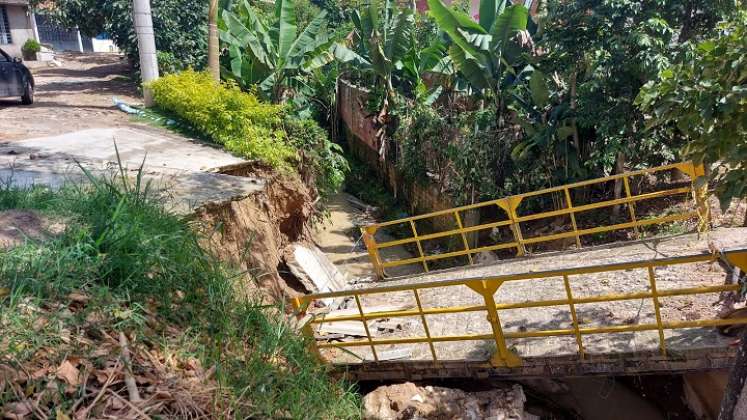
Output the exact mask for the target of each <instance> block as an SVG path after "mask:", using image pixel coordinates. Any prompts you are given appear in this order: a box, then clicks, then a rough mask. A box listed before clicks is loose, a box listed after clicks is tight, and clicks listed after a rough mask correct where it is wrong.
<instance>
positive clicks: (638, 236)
mask: <svg viewBox="0 0 747 420" xmlns="http://www.w3.org/2000/svg"><path fill="white" fill-rule="evenodd" d="M623 185H624V186H625V196H626V197H627V198H628V200H629V201H628V203H627V204H628V211H629V212H630V221H631V222H633V230H635V237H636V239H641V232H640V231H639V230H638V221H637V220H636V218H635V204H634V203H633V200H631V199H632V198H633V195H632V194H631V193H630V181H629V180H628V176H627V175H625V174H623Z"/></svg>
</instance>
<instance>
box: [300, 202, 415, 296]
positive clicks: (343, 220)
mask: <svg viewBox="0 0 747 420" xmlns="http://www.w3.org/2000/svg"><path fill="white" fill-rule="evenodd" d="M351 200H353V201H356V202H357V201H358V200H355V198H353V197H352V196H351V195H349V194H346V193H340V194H335V195H334V196H333V197H331V198H330V201H329V204H328V211H329V217H328V218H326V219H325V220H324V221H322V222H321V223H318V224H317V225H316V226H315V229H314V231H313V239H314V242H315V243H316V244H317V246H318V247H319V249H321V250H322V252H324V253H325V254H326V255H327V257H328V258H329V260H330V261H331V262H332V264H334V265H335V266H337V268H338V269H339V270H340V271H342V272H343V274H345V275H346V276H347V278H348V280H352V279H356V278H357V279H358V281H363V282H367V283H368V282H372V281H374V277H373V276H374V273H373V267H372V265H371V260H370V259H369V257H368V253H367V252H366V247H365V245H363V243H362V241H360V240H359V238H360V227H361V226H365V225H366V224H370V223H373V222H374V220H372V219H371V216H368V215H366V214H365V211H363V210H362V209H360V208H357V207H356V206H354V205H353V204H352V202H351ZM393 239H394V238H389V239H385V240H387V241H388V240H393ZM390 252H394V253H395V254H397V255H398V257H399V258H411V257H412V255H411V254H410V253H409V252H407V250H405V249H404V248H402V247H392V248H391V251H390ZM392 273H393V275H395V276H406V275H413V274H417V273H418V270H417V268H416V267H396V268H395V269H394V271H392Z"/></svg>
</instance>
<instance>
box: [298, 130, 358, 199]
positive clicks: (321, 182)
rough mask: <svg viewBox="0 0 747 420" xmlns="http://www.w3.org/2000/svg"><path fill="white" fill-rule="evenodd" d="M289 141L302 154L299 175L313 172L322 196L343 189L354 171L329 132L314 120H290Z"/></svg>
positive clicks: (311, 174)
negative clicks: (347, 175) (332, 140)
mask: <svg viewBox="0 0 747 420" xmlns="http://www.w3.org/2000/svg"><path fill="white" fill-rule="evenodd" d="M285 129H286V132H287V133H288V139H289V141H290V142H291V144H292V145H293V146H295V147H296V148H297V149H298V150H299V152H300V154H301V157H302V159H301V167H300V168H299V172H301V173H302V174H303V173H304V172H309V175H310V178H311V179H313V180H315V182H316V186H317V190H318V192H319V195H320V196H322V197H325V196H328V195H329V194H332V193H335V192H337V191H339V190H340V187H342V183H343V182H344V181H345V175H346V174H347V173H348V172H349V171H350V167H349V166H348V162H347V160H345V157H344V156H343V155H342V148H341V147H340V146H339V145H337V144H335V143H333V142H331V141H330V140H329V136H328V135H327V132H326V131H325V130H323V129H322V128H321V127H319V124H317V122H316V121H314V120H311V119H300V120H299V119H294V118H286V120H285Z"/></svg>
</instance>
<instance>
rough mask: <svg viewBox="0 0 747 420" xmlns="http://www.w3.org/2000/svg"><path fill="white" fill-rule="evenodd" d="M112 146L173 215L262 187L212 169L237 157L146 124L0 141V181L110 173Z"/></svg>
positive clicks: (114, 166) (52, 181) (46, 181)
mask: <svg viewBox="0 0 747 420" xmlns="http://www.w3.org/2000/svg"><path fill="white" fill-rule="evenodd" d="M115 144H116V148H115ZM117 150H118V152H119V160H120V161H121V163H122V166H123V167H124V168H126V169H127V170H128V173H129V174H130V176H133V177H134V176H135V175H136V172H135V171H136V170H137V169H138V168H139V167H140V165H142V164H144V170H143V172H144V174H145V179H147V180H149V181H151V182H154V183H155V185H156V187H157V188H158V190H160V191H161V192H162V193H164V194H165V195H166V196H167V198H168V199H169V201H170V205H171V207H172V210H173V211H175V212H177V213H184V214H186V213H190V212H192V211H193V210H194V209H195V208H197V207H200V206H203V205H205V204H206V203H216V202H224V201H228V200H234V199H240V198H243V197H246V196H248V195H251V194H254V193H256V192H258V191H261V190H262V189H263V188H264V183H263V181H262V180H259V179H254V178H245V177H235V176H230V175H223V174H219V173H217V172H218V171H220V169H221V168H222V167H227V166H235V165H240V164H242V163H244V161H243V160H242V159H240V158H237V157H235V156H232V155H230V154H228V153H226V152H225V151H223V150H221V149H218V148H216V147H215V146H212V145H207V144H204V143H199V142H195V141H191V140H189V139H186V138H183V137H180V136H176V135H172V134H170V133H168V132H164V131H162V130H158V129H151V128H148V127H127V128H96V129H88V130H82V131H76V132H72V133H66V134H62V135H58V136H50V137H38V138H32V139H26V140H15V141H12V142H6V143H0V181H2V182H3V183H4V184H11V185H14V186H29V185H34V184H42V185H51V186H59V185H61V184H63V183H64V182H78V181H80V180H81V179H83V178H84V177H85V176H84V174H83V171H82V170H81V169H80V167H79V166H78V165H80V166H83V167H85V168H86V169H87V170H90V171H92V172H94V173H96V174H107V173H114V172H116V171H117V170H118V158H117Z"/></svg>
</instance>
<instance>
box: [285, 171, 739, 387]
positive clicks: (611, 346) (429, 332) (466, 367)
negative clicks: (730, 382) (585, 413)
mask: <svg viewBox="0 0 747 420" xmlns="http://www.w3.org/2000/svg"><path fill="white" fill-rule="evenodd" d="M672 170H679V171H681V172H682V173H684V174H686V175H688V176H689V180H686V181H682V180H678V181H677V183H676V184H675V185H674V186H673V187H672V185H671V184H672V183H667V182H658V183H657V184H659V185H660V184H667V185H666V187H667V188H664V189H661V188H659V189H656V190H654V191H636V190H637V189H643V188H640V187H634V186H633V185H636V184H634V182H632V181H633V180H634V179H635V178H636V177H641V176H651V174H657V175H658V176H660V177H661V173H662V172H666V171H672ZM700 175H702V168H699V167H697V166H695V165H693V164H692V163H682V164H675V165H668V166H664V167H658V168H651V169H648V170H644V171H636V172H628V173H625V174H620V175H615V176H612V177H607V178H602V179H596V180H591V181H584V182H581V183H576V184H569V185H565V186H560V187H555V188H551V189H548V190H542V191H536V192H531V193H527V194H523V195H520V196H513V197H507V198H503V199H499V200H495V201H492V202H485V203H479V204H475V205H471V206H464V207H459V208H454V209H449V210H445V211H441V212H435V213H430V214H426V215H420V216H414V217H411V218H406V219H401V220H395V221H391V222H385V223H382V224H378V225H371V226H367V227H366V228H365V229H364V240H365V242H366V245H367V248H368V251H369V255H370V256H371V259H372V263H373V266H374V269H375V272H376V273H377V274H378V275H379V276H380V277H381V279H380V282H378V283H376V284H375V285H374V286H371V287H362V288H351V289H348V290H341V291H335V292H329V293H318V294H311V295H306V296H302V297H299V298H296V299H295V301H294V306H295V308H296V309H297V311H298V312H299V313H300V314H303V315H306V318H305V319H306V320H307V321H308V322H307V323H306V324H305V326H304V332H305V334H307V335H309V336H313V337H314V340H313V343H314V349H313V350H314V351H316V352H318V354H319V356H320V357H321V358H322V359H323V360H325V361H327V362H328V363H331V364H333V365H335V366H336V367H337V368H339V369H342V370H345V371H347V372H349V373H350V374H352V375H353V376H355V377H356V378H357V379H361V380H366V379H390V380H393V379H412V380H417V379H422V378H435V377H438V378H446V377H498V376H507V377H508V376H510V377H532V376H575V375H588V374H603V375H622V374H645V373H655V372H668V373H671V372H684V371H693V370H705V369H719V368H726V367H730V366H731V365H732V364H733V357H734V354H735V347H734V342H735V340H734V338H733V337H729V336H728V335H726V334H723V333H722V332H723V331H722V330H728V329H729V326H734V325H741V324H747V316H746V315H741V314H742V311H739V310H736V311H735V310H734V309H735V306H734V303H735V302H736V301H738V300H740V297H742V294H743V291H744V287H743V285H742V284H741V282H740V281H739V279H741V277H740V275H739V273H740V272H741V273H744V272H745V271H746V270H747V229H745V228H733V229H724V228H720V229H715V230H710V231H707V228H708V217H709V216H708V211H707V206H706V204H705V199H704V191H703V189H702V188H698V187H697V183H696V178H697V177H698V176H700ZM614 181H618V182H622V183H623V184H624V186H625V197H621V198H616V199H608V198H604V197H603V198H602V199H598V200H596V201H594V200H592V202H587V203H582V204H578V203H575V202H574V201H573V200H572V197H579V196H582V195H583V194H579V193H578V191H579V189H582V188H587V187H588V186H593V185H595V184H603V183H606V182H614ZM670 187H671V188H670ZM542 196H550V197H553V196H555V197H557V196H559V197H561V198H562V201H561V202H562V203H564V206H563V207H562V208H560V209H558V210H552V211H544V212H532V208H537V206H535V207H531V206H529V207H528V208H527V209H524V210H523V211H522V209H521V204H522V203H526V202H527V201H529V199H531V198H533V197H542ZM671 196H680V197H681V198H684V199H685V200H686V201H687V203H685V204H684V205H677V206H676V207H672V206H671V203H669V204H668V207H667V210H666V212H665V213H664V214H654V215H652V214H647V213H646V211H645V210H644V211H641V210H642V209H646V205H647V204H648V202H649V201H651V200H655V199H661V198H662V197H671ZM488 206H492V207H495V208H497V209H500V210H501V211H502V212H503V218H501V217H500V216H498V217H494V218H493V219H489V220H487V221H482V222H481V221H480V220H482V218H476V217H474V216H472V217H469V216H467V217H465V215H467V214H468V212H470V211H475V210H476V209H481V208H485V207H488ZM614 206H625V207H627V209H626V210H627V211H626V214H627V215H628V217H629V220H627V221H623V222H616V223H614V224H611V225H603V224H601V223H600V220H601V219H599V218H596V219H593V221H592V222H591V223H596V225H592V226H590V225H589V223H590V222H587V221H583V220H582V219H583V216H584V212H589V211H596V210H600V209H602V210H603V211H609V209H610V208H612V207H614ZM653 208H656V207H653ZM657 209H658V208H657ZM637 210H638V211H637ZM657 211H660V210H657ZM444 217H450V218H452V220H453V225H451V226H450V225H449V224H448V223H444V222H443V218H444ZM559 217H561V218H567V219H568V222H569V223H568V228H567V230H565V231H560V232H557V231H551V232H544V233H541V234H539V235H535V236H531V237H528V236H526V235H524V233H523V231H530V230H531V231H536V230H537V229H536V228H534V227H532V226H533V225H532V224H534V226H535V227H536V226H537V223H538V222H539V223H540V226H541V224H550V223H554V222H551V220H552V219H554V218H555V219H556V218H559ZM439 219H441V220H439ZM478 219H480V220H478ZM606 220H609V219H608V218H607V219H606ZM693 220H694V221H695V224H694V225H695V226H697V228H698V233H689V234H677V235H671V234H668V235H662V231H650V230H647V229H648V228H650V227H659V226H663V225H666V224H667V223H671V222H674V221H681V222H683V223H687V222H688V221H693ZM426 221H428V222H430V226H429V227H428V233H424V234H422V233H420V232H424V231H425V229H423V228H422V226H423V222H426ZM397 225H399V226H405V227H408V228H409V229H408V230H404V232H406V233H404V234H403V233H402V232H403V230H402V229H400V232H399V234H398V235H387V236H384V235H378V234H379V233H380V232H381V230H382V229H383V228H386V227H392V226H397ZM527 225H529V227H530V229H526V227H527ZM500 228H506V229H507V230H508V235H506V234H503V235H495V234H494V233H495V229H500ZM625 230H628V231H629V233H628V237H632V238H633V239H635V240H633V241H630V240H628V241H624V242H614V243H608V244H601V245H599V244H595V243H594V242H593V241H588V240H587V238H589V237H592V236H593V235H597V234H599V233H603V232H604V233H613V234H617V233H619V232H622V231H625ZM485 231H488V232H489V233H490V235H485V234H484V232H485ZM480 232H483V234H482V235H481V234H480ZM664 233H672V232H670V231H664ZM392 236H393V237H394V238H395V239H393V240H392V239H391V238H392ZM449 238H455V241H452V242H451V244H449V242H446V241H448V239H449ZM486 238H488V239H489V240H492V241H493V243H491V244H485V243H484V241H485V240H486ZM496 238H497V239H498V240H496ZM568 238H570V239H571V240H572V242H571V243H570V244H565V245H569V246H571V247H573V248H574V249H571V250H565V251H554V252H547V251H546V249H543V248H537V249H532V246H536V245H541V244H545V243H548V242H552V241H562V240H565V239H568ZM501 239H502V241H501ZM434 240H435V241H440V242H441V243H442V244H443V243H447V244H448V245H450V246H449V247H448V248H447V249H446V251H445V252H444V251H443V250H439V251H440V252H433V251H430V250H433V249H437V248H436V247H433V246H431V245H429V244H428V243H427V242H428V241H434ZM454 242H456V243H457V244H459V245H461V247H456V249H454V248H455V246H453V243H454ZM393 247H409V249H408V251H410V255H412V254H414V255H415V256H408V254H407V253H403V252H398V253H393V254H391V255H386V254H385V252H383V251H385V250H387V249H391V248H393ZM512 249H513V250H515V253H516V255H515V256H512V257H511V258H507V259H502V260H497V261H491V262H488V263H483V264H480V263H479V260H480V259H481V258H478V257H479V256H480V255H481V254H483V253H485V252H488V251H499V252H500V251H502V250H512ZM483 259H484V258H483ZM449 260H451V267H450V268H446V264H444V263H445V262H446V261H449ZM407 266H411V267H412V266H414V267H416V268H418V269H419V272H413V271H410V272H409V273H406V274H405V275H400V276H394V277H393V276H391V275H390V274H391V273H389V272H388V270H391V269H397V268H400V267H407ZM330 326H336V328H330ZM339 331H343V332H344V333H343V334H340V333H339Z"/></svg>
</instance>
